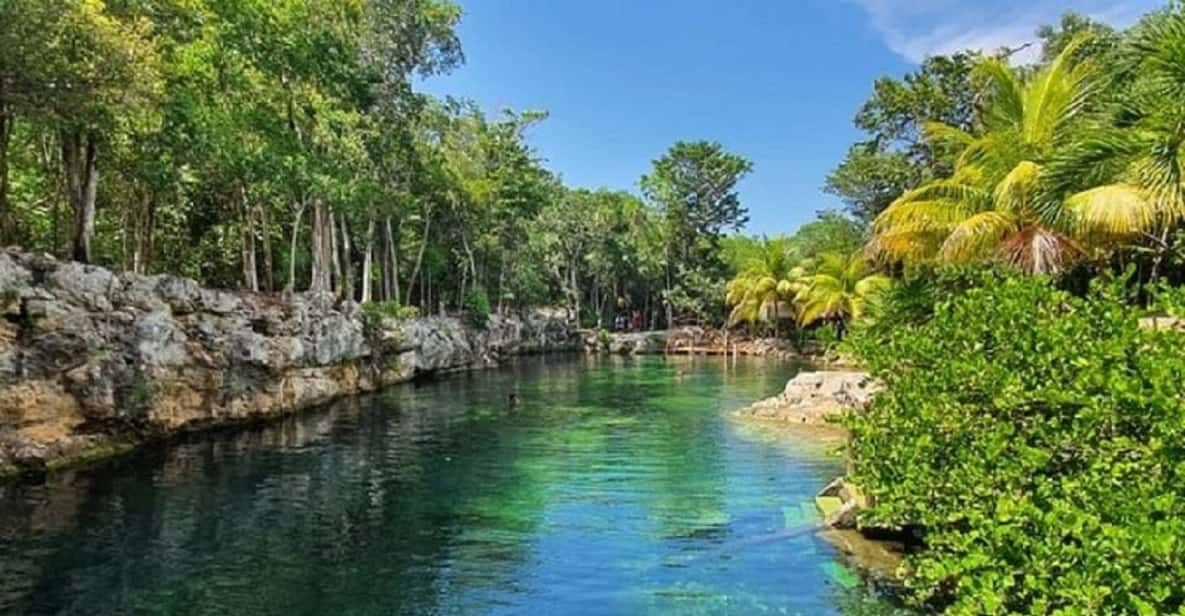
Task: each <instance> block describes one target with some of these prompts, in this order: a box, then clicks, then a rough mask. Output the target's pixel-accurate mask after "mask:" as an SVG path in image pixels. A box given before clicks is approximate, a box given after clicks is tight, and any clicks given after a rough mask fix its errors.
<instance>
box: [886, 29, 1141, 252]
mask: <svg viewBox="0 0 1185 616" xmlns="http://www.w3.org/2000/svg"><path fill="white" fill-rule="evenodd" d="M1082 42H1083V39H1079V40H1077V41H1075V42H1073V43H1071V44H1070V45H1068V46H1067V47H1066V48H1065V49H1064V50H1063V51H1062V53H1061V54H1059V55H1058V56H1057V57H1056V58H1054V59H1053V61H1052V62H1051V63H1050V64H1049V65H1048V66H1046V67H1044V68H1042V69H1041V70H1039V71H1037V72H1036V73H1034V74H1033V75H1032V76H1031V77H1029V78H1028V79H1025V78H1024V77H1023V76H1022V74H1021V73H1020V72H1019V71H1017V70H1016V69H1013V68H1012V67H1010V66H1009V65H1008V64H1006V63H1005V62H1004V61H1003V60H999V59H991V60H985V61H984V62H982V63H981V64H980V65H979V66H978V67H977V72H978V74H979V76H980V77H981V78H982V79H983V80H984V81H985V83H986V84H987V99H986V106H985V108H984V110H983V112H982V113H981V117H980V124H981V126H982V130H981V131H979V134H971V133H968V132H965V131H963V130H960V129H958V128H955V127H952V126H947V125H942V124H932V125H929V126H927V134H928V137H929V138H930V139H931V140H933V141H935V142H943V143H950V144H954V145H957V146H959V147H961V153H960V154H959V156H958V158H957V160H956V163H955V170H954V172H953V174H952V175H951V176H950V177H948V178H943V179H939V180H936V181H933V182H930V183H927V184H925V185H922V186H920V187H919V188H917V189H915V190H912V191H909V192H907V193H905V194H904V195H902V196H901V197H900V198H898V199H897V200H896V201H894V202H893V203H892V204H891V205H890V206H889V207H888V208H887V209H886V210H885V211H884V212H882V213H881V214H880V216H878V217H877V219H876V221H875V223H874V225H873V236H872V241H871V242H870V246H869V248H870V249H871V251H872V253H873V254H874V255H877V256H880V257H883V258H886V259H888V260H891V261H897V262H906V263H909V262H917V261H925V260H931V259H937V260H940V261H945V262H968V261H986V260H1001V261H1004V262H1006V263H1010V264H1012V265H1014V266H1016V267H1018V268H1020V269H1021V270H1023V271H1026V272H1054V271H1058V270H1060V269H1062V268H1063V267H1064V266H1065V265H1066V264H1067V262H1068V261H1069V260H1070V259H1072V258H1073V257H1075V256H1077V255H1078V254H1080V252H1081V248H1080V246H1079V243H1078V242H1077V241H1076V240H1077V238H1076V236H1075V234H1074V233H1072V229H1071V228H1068V227H1067V226H1065V225H1064V224H1063V223H1064V217H1063V216H1062V214H1063V212H1062V211H1061V208H1060V204H1056V205H1055V206H1054V207H1050V205H1049V202H1048V200H1047V199H1043V195H1044V194H1045V193H1044V192H1043V191H1042V189H1041V181H1042V176H1043V173H1044V165H1045V162H1046V161H1047V160H1048V159H1049V158H1050V157H1052V156H1053V154H1054V153H1055V152H1056V151H1057V150H1058V148H1060V147H1063V146H1064V145H1065V144H1066V143H1068V142H1069V141H1070V139H1071V136H1072V135H1071V132H1072V130H1071V129H1072V128H1073V126H1074V124H1075V122H1076V120H1077V119H1078V118H1079V116H1080V115H1081V113H1082V111H1083V109H1084V107H1085V104H1086V102H1087V100H1088V98H1089V96H1090V94H1091V92H1092V90H1093V84H1094V81H1095V80H1094V75H1095V71H1094V69H1093V67H1092V66H1091V65H1090V64H1089V63H1075V62H1073V60H1072V58H1073V56H1074V54H1075V52H1076V51H1077V50H1078V49H1079V47H1080V46H1081V44H1082ZM1096 205H1097V206H1099V207H1106V208H1111V209H1115V208H1120V209H1122V208H1124V207H1127V205H1128V204H1125V203H1122V202H1107V203H1103V202H1099V203H1097V204H1096Z"/></svg>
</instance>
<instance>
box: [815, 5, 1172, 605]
mask: <svg viewBox="0 0 1185 616" xmlns="http://www.w3.org/2000/svg"><path fill="white" fill-rule="evenodd" d="M1040 37H1041V39H1042V41H1043V42H1044V48H1043V49H1042V52H1041V54H1040V58H1041V59H1040V60H1039V62H1038V63H1037V64H1036V65H1034V66H1017V65H1016V64H1015V63H1012V62H1010V61H1008V60H1006V58H1007V55H1008V54H1007V53H1005V54H1001V55H999V56H988V57H983V58H980V59H977V60H976V62H975V63H974V66H973V67H972V69H971V73H970V74H971V80H970V81H969V82H968V83H967V84H964V85H963V86H960V87H967V88H968V89H969V92H970V96H971V97H972V100H973V101H975V103H974V105H973V106H972V109H971V110H970V114H969V117H968V119H967V122H965V123H963V124H962V125H957V123H956V125H951V123H949V122H947V123H944V122H943V118H941V117H926V118H925V121H924V122H923V124H924V126H925V127H926V128H925V130H924V133H925V142H926V143H929V144H931V146H933V147H934V148H936V149H937V151H943V150H942V148H949V151H951V152H952V158H951V159H950V168H949V170H948V171H945V172H943V171H941V169H937V170H936V169H935V167H932V166H923V165H922V164H921V163H920V162H917V161H913V160H910V159H909V158H908V157H905V156H904V154H903V153H904V152H905V151H906V150H905V149H903V148H900V147H899V149H896V150H890V151H889V152H890V153H893V154H895V155H899V159H900V160H901V161H904V166H903V167H902V169H903V172H902V173H901V177H908V179H909V182H912V183H911V184H909V185H906V186H902V187H901V190H900V191H898V193H897V195H895V196H894V198H893V199H892V200H891V201H889V202H888V203H887V204H886V205H885V206H884V208H883V209H882V210H880V211H877V212H874V217H873V223H872V227H871V234H870V242H869V246H868V251H869V254H870V255H872V256H874V257H875V258H877V259H878V262H879V263H880V264H881V265H882V267H884V268H885V269H886V271H891V272H893V273H894V274H897V275H898V278H899V280H898V282H896V283H895V284H893V285H892V287H891V288H889V289H888V290H887V291H885V292H884V293H883V294H881V295H880V296H879V297H880V300H879V301H877V302H875V303H873V304H869V305H868V306H867V312H868V313H869V316H870V317H871V318H866V319H865V320H864V321H863V323H862V325H860V326H859V327H857V328H856V333H855V334H854V335H853V336H850V337H849V340H848V343H847V344H848V348H849V350H851V351H852V352H853V353H854V355H855V356H856V357H858V358H859V360H860V361H861V362H863V363H864V364H865V365H866V366H867V367H868V368H869V369H870V370H872V371H873V372H874V374H875V375H876V376H877V377H878V378H879V379H881V380H882V381H883V382H884V384H885V385H886V390H885V392H884V393H883V394H880V395H878V397H877V398H876V400H875V401H874V402H873V403H872V405H871V406H870V408H868V409H867V411H866V412H865V413H863V414H860V415H858V416H853V417H851V418H850V420H849V421H850V428H851V431H852V441H851V448H850V452H851V456H852V468H853V471H854V477H855V480H856V481H858V482H859V483H860V484H861V485H862V487H864V489H865V491H866V492H868V493H869V495H870V496H871V497H872V500H871V502H872V503H873V506H872V507H871V508H870V510H869V511H867V512H866V513H865V514H864V516H863V517H862V519H861V523H862V524H864V525H868V526H877V527H884V528H893V529H900V530H904V531H906V532H907V533H910V534H911V535H912V536H913V537H915V538H916V539H917V544H918V547H919V549H918V550H917V552H916V553H915V554H912V555H911V556H910V557H909V558H908V559H907V561H906V567H905V570H904V571H905V573H906V574H907V575H906V584H907V585H908V591H907V597H908V598H909V599H910V601H912V602H913V603H915V604H916V605H917V606H918V607H921V608H923V609H925V610H927V611H943V612H946V613H956V614H964V613H967V614H970V613H985V614H1014V613H1032V614H1176V613H1182V610H1183V609H1185V595H1182V593H1181V589H1182V588H1183V587H1185V569H1183V568H1182V566H1181V563H1182V562H1185V553H1183V552H1182V543H1181V542H1180V541H1179V540H1178V539H1177V538H1179V537H1181V536H1182V533H1183V532H1185V528H1182V527H1181V524H1182V520H1185V511H1183V510H1182V509H1181V503H1182V502H1185V498H1183V497H1185V494H1183V493H1182V491H1181V486H1182V485H1185V483H1182V478H1181V477H1180V476H1179V475H1180V472H1181V469H1182V468H1185V458H1182V456H1181V452H1180V448H1179V447H1177V446H1175V445H1173V443H1175V442H1178V441H1179V440H1180V436H1181V432H1182V426H1185V415H1183V414H1182V408H1181V403H1180V401H1181V400H1182V399H1185V392H1183V391H1180V389H1181V383H1182V382H1183V381H1182V376H1183V375H1185V365H1183V364H1182V362H1181V358H1180V352H1179V351H1180V348H1181V345H1182V344H1183V343H1185V340H1183V339H1182V334H1181V332H1180V331H1179V330H1175V329H1171V328H1165V327H1160V328H1155V327H1151V328H1150V327H1147V323H1145V327H1141V317H1144V316H1145V315H1147V314H1148V313H1149V312H1159V311H1165V312H1168V313H1169V314H1180V313H1181V311H1182V309H1181V306H1182V305H1185V302H1183V301H1182V300H1181V296H1182V293H1181V287H1179V286H1175V285H1179V284H1180V283H1181V282H1182V280H1183V279H1185V276H1183V275H1182V274H1183V271H1182V266H1183V265H1185V260H1183V259H1182V256H1183V252H1182V245H1181V242H1182V241H1183V237H1185V233H1183V229H1182V217H1183V215H1185V209H1183V205H1185V198H1183V197H1185V184H1182V178H1183V176H1182V169H1183V168H1185V167H1183V166H1182V165H1183V163H1185V158H1183V156H1185V155H1183V154H1182V153H1183V152H1185V148H1182V143H1185V132H1183V131H1182V126H1185V112H1183V109H1185V107H1182V105H1181V104H1180V100H1181V96H1182V95H1183V94H1185V72H1182V70H1181V67H1182V66H1185V55H1183V54H1185V51H1183V50H1185V6H1182V5H1181V4H1180V3H1176V2H1174V3H1171V4H1170V5H1169V6H1167V7H1166V8H1164V9H1162V10H1160V11H1156V12H1153V13H1151V14H1149V15H1147V16H1145V17H1144V18H1143V19H1142V20H1141V21H1140V22H1139V23H1138V24H1136V25H1135V26H1133V27H1132V28H1131V29H1130V30H1128V31H1126V32H1120V31H1116V30H1113V29H1111V28H1107V27H1105V26H1102V25H1101V24H1098V23H1096V22H1092V21H1091V20H1089V19H1086V18H1082V17H1077V16H1072V15H1071V16H1067V17H1066V18H1065V19H1063V20H1062V22H1061V24H1060V25H1059V26H1053V27H1047V28H1043V29H1042V30H1041V32H1040ZM928 66H932V64H928ZM879 94H880V92H879V91H878V95H879ZM854 160H855V159H852V158H851V157H849V160H848V161H847V162H845V163H844V166H842V167H841V169H840V170H838V171H837V174H839V173H841V172H842V173H843V174H845V175H843V176H842V177H843V179H844V182H845V183H844V185H843V186H844V188H845V191H846V193H845V194H848V195H857V196H859V195H875V194H878V193H877V191H878V190H879V189H880V188H881V187H883V186H884V185H885V182H884V177H885V176H884V174H882V173H872V172H870V173H868V174H867V176H863V177H862V176H861V174H860V173H854V172H853V170H856V169H857V168H858V167H857V166H856V165H855V164H854V162H853V161H854ZM939 160H940V162H941V156H939ZM885 168H886V167H884V166H882V167H880V168H879V169H881V170H883V169H885ZM867 169H870V170H873V171H875V169H872V168H871V167H867ZM930 173H933V175H932V176H930V177H927V174H930ZM905 183H908V182H905ZM861 187H866V188H867V190H864V191H862V190H861ZM865 202H867V201H865ZM1033 274H1037V275H1036V276H1033ZM1041 274H1048V275H1041ZM1149 283H1153V284H1149Z"/></svg>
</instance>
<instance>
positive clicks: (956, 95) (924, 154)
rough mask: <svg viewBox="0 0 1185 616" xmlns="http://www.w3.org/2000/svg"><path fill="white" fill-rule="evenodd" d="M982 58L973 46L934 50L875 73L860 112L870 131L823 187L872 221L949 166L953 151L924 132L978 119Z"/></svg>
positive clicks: (967, 125)
mask: <svg viewBox="0 0 1185 616" xmlns="http://www.w3.org/2000/svg"><path fill="white" fill-rule="evenodd" d="M977 60H978V56H976V55H975V54H972V53H956V54H952V55H949V56H932V57H930V58H927V59H926V60H925V61H924V62H923V63H922V66H921V68H919V69H918V70H917V71H914V72H912V73H909V74H907V75H905V76H904V77H902V78H901V79H893V78H889V77H882V78H880V79H878V80H876V83H875V84H874V85H873V94H872V96H871V97H870V98H869V99H868V100H867V101H866V102H865V103H864V105H863V106H862V107H861V108H860V111H859V112H858V113H857V114H856V118H855V124H856V127H857V128H859V129H860V130H862V131H864V133H866V134H867V135H868V136H867V138H866V139H865V140H864V141H862V142H859V143H857V144H855V145H853V146H852V147H851V149H849V150H848V154H847V157H846V158H845V159H844V160H843V161H842V162H841V163H840V164H839V165H838V166H837V167H836V168H835V169H834V170H832V171H831V173H830V174H829V175H828V176H827V181H826V185H825V190H826V191H827V192H829V193H831V194H833V195H836V196H837V197H839V198H840V199H841V200H843V202H844V203H845V204H846V205H847V207H848V210H849V212H850V213H851V214H852V215H854V216H855V217H856V218H858V219H860V220H863V221H866V222H867V221H871V220H872V219H873V218H875V217H876V215H877V214H879V213H880V212H881V211H882V210H884V209H885V208H886V207H888V205H889V203H891V202H892V201H893V200H894V199H896V198H897V197H898V196H900V195H901V193H903V192H905V191H906V190H908V189H911V188H914V187H916V186H918V185H919V184H921V183H922V182H925V181H928V180H930V179H933V178H936V177H940V176H942V175H944V174H946V173H949V172H950V170H951V168H952V165H953V159H954V151H952V150H951V148H949V147H946V146H944V145H943V144H936V143H933V142H932V141H930V140H928V139H926V135H925V127H926V124H927V123H930V122H941V123H944V124H947V125H950V126H955V127H957V128H960V129H962V130H970V129H971V128H972V127H973V121H974V111H975V88H973V87H972V81H973V78H972V69H973V67H974V66H975V63H976V62H977Z"/></svg>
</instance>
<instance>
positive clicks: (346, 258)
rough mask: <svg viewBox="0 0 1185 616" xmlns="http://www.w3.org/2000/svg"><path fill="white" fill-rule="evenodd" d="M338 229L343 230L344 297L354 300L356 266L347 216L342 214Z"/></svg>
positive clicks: (342, 268)
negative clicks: (352, 253)
mask: <svg viewBox="0 0 1185 616" xmlns="http://www.w3.org/2000/svg"><path fill="white" fill-rule="evenodd" d="M338 229H340V230H341V237H342V243H341V261H342V266H341V270H342V297H343V298H345V299H349V300H353V299H354V265H353V260H352V259H351V257H352V255H351V254H350V253H351V252H352V248H351V246H350V229H349V226H348V225H347V224H346V216H345V214H342V217H341V220H340V222H339V224H338Z"/></svg>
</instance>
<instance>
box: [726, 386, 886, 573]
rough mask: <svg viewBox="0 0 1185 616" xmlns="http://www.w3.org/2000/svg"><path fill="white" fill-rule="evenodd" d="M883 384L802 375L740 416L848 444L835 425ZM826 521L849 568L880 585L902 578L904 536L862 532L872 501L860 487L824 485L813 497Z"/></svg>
mask: <svg viewBox="0 0 1185 616" xmlns="http://www.w3.org/2000/svg"><path fill="white" fill-rule="evenodd" d="M882 389H883V385H882V384H881V383H880V382H878V381H877V380H875V379H873V378H872V377H871V376H870V375H869V374H868V373H867V372H861V371H855V370H824V371H817V372H812V371H808V372H800V373H799V374H797V375H796V376H795V377H794V378H792V379H790V381H788V382H787V383H786V388H785V389H784V390H783V391H782V393H780V394H778V395H777V396H774V397H772V398H767V399H765V400H761V401H758V402H755V403H753V404H752V405H750V406H748V407H746V408H743V409H740V410H739V411H737V412H736V416H737V417H738V418H741V419H746V420H759V421H765V422H772V423H776V424H780V425H784V426H786V427H792V428H795V429H798V428H801V427H804V426H805V427H806V428H808V429H810V430H824V431H825V433H827V434H835V435H836V436H837V437H838V438H840V439H841V440H842V439H846V437H847V434H846V431H844V430H843V429H842V428H841V427H839V426H837V425H835V424H834V420H835V419H837V418H838V417H840V416H841V415H842V414H843V413H847V412H859V411H860V410H862V409H863V408H865V407H866V406H867V405H868V404H869V403H870V402H871V401H872V398H873V396H875V395H876V394H877V393H878V392H880V391H881V390H882ZM815 506H816V508H817V509H818V510H819V515H820V517H821V519H822V526H823V532H822V533H821V536H822V537H823V538H824V539H825V540H827V541H828V542H830V543H831V544H832V545H834V546H835V547H836V548H837V549H839V550H840V551H841V552H842V553H843V554H844V555H845V557H846V559H847V560H848V562H849V563H851V564H852V565H854V566H855V567H856V568H858V569H860V570H862V571H864V572H865V573H867V574H869V575H871V576H873V577H874V578H875V579H877V580H878V581H880V582H884V583H889V584H893V583H896V582H897V581H898V580H899V579H900V565H901V563H902V559H903V558H904V554H905V551H906V546H905V543H904V541H903V539H902V537H901V536H900V533H897V532H895V531H886V530H884V529H869V528H861V527H860V525H859V520H858V518H859V514H860V512H861V511H863V510H865V509H867V508H868V506H869V499H868V497H867V496H866V495H865V494H864V493H863V491H862V490H861V489H860V487H859V486H857V485H855V484H853V483H851V482H850V481H848V479H847V478H846V477H840V478H837V479H835V480H834V481H832V482H831V483H829V484H828V485H826V486H824V487H823V489H822V490H820V491H819V493H818V495H817V496H816V497H815Z"/></svg>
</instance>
